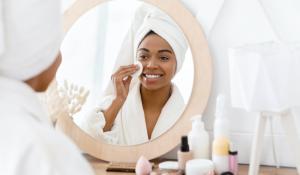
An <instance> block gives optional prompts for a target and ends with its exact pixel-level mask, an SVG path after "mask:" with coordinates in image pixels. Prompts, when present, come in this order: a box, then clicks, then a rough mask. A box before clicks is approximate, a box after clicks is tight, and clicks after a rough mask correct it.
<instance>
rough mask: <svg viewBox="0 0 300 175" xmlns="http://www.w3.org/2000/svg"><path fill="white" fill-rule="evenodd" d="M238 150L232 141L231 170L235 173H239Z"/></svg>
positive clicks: (230, 152) (235, 174)
mask: <svg viewBox="0 0 300 175" xmlns="http://www.w3.org/2000/svg"><path fill="white" fill-rule="evenodd" d="M238 167H239V165H238V151H237V149H236V148H235V145H234V144H233V143H232V142H231V143H230V145H229V171H230V172H232V174H234V175H238V171H239V170H238Z"/></svg>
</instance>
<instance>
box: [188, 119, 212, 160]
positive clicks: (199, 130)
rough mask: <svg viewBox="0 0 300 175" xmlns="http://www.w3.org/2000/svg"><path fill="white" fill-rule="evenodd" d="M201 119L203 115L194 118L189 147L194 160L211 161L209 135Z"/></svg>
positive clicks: (189, 136)
mask: <svg viewBox="0 0 300 175" xmlns="http://www.w3.org/2000/svg"><path fill="white" fill-rule="evenodd" d="M201 118H202V116H201V115H195V116H194V117H193V118H192V130H191V131H190V132H189V135H188V138H189V145H190V148H191V151H192V153H193V158H194V159H209V135H208V133H207V131H206V130H205V128H204V123H203V122H202V120H201Z"/></svg>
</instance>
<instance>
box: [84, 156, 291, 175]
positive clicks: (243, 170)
mask: <svg viewBox="0 0 300 175" xmlns="http://www.w3.org/2000/svg"><path fill="white" fill-rule="evenodd" d="M86 158H87V159H88V161H89V162H90V164H91V165H92V167H93V169H94V171H95V174H96V175H133V174H134V173H124V172H107V171H106V167H107V165H108V163H107V162H104V161H102V160H99V159H95V158H92V157H90V156H86ZM248 169H249V166H248V165H239V175H247V174H248ZM259 175H297V170H296V169H295V168H279V169H277V168H275V167H268V166H261V167H260V173H259Z"/></svg>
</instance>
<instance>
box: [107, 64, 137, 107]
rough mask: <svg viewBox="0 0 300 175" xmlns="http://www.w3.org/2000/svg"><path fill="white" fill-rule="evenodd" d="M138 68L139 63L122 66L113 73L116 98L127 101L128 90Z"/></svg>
mask: <svg viewBox="0 0 300 175" xmlns="http://www.w3.org/2000/svg"><path fill="white" fill-rule="evenodd" d="M137 70H138V66H137V65H134V64H132V65H128V66H121V67H120V68H119V69H118V70H117V72H115V73H114V74H113V75H112V80H113V83H114V86H115V91H116V100H118V101H120V102H122V103H123V102H125V100H126V98H127V96H128V92H129V85H130V82H131V79H132V77H131V75H132V74H133V73H134V72H136V71H137Z"/></svg>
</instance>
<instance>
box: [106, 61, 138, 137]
mask: <svg viewBox="0 0 300 175" xmlns="http://www.w3.org/2000/svg"><path fill="white" fill-rule="evenodd" d="M137 70H138V66H137V65H134V64H132V65H128V66H121V67H120V68H119V69H118V70H117V72H115V73H114V74H113V75H112V76H111V78H112V80H113V82H114V86H115V90H116V98H115V99H114V100H113V102H112V104H111V105H110V106H109V107H108V108H107V109H106V110H105V111H103V114H104V117H105V121H106V122H105V126H104V128H103V131H104V132H106V131H110V130H111V128H112V126H113V123H114V121H115V119H116V117H117V114H118V112H119V110H120V109H121V107H122V106H123V104H124V102H125V100H126V98H127V95H128V92H129V85H130V82H131V79H132V78H131V76H130V75H132V74H133V73H134V72H136V71H137Z"/></svg>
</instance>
